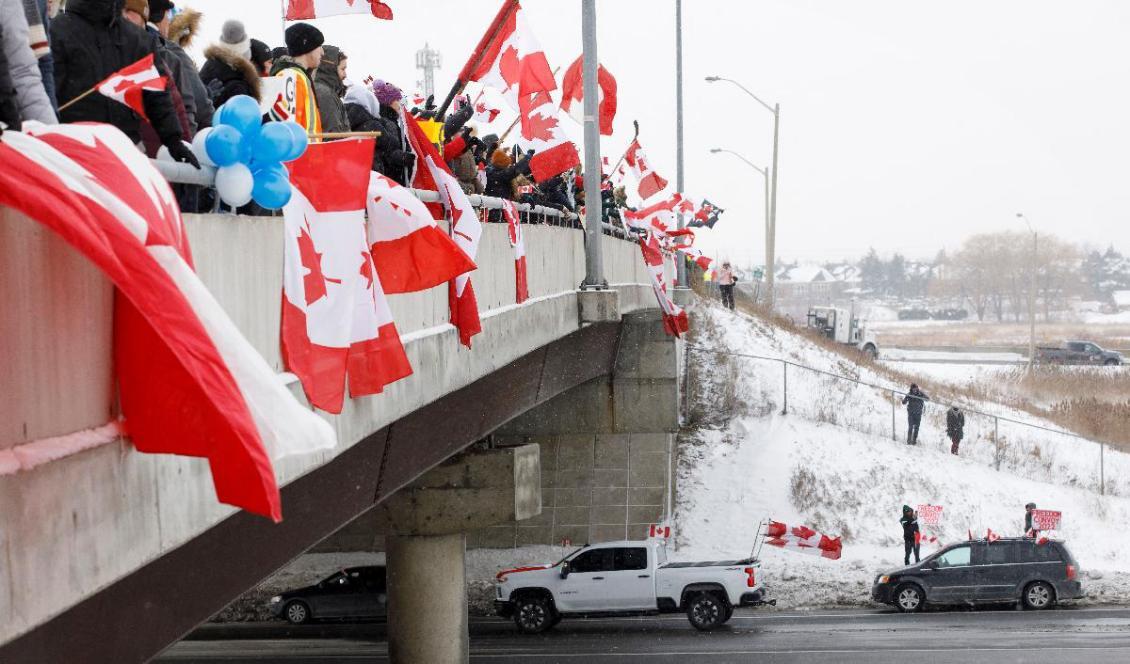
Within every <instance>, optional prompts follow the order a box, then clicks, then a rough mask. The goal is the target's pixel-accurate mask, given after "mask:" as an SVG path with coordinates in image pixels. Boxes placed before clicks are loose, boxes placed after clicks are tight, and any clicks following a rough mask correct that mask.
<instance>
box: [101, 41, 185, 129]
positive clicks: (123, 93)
mask: <svg viewBox="0 0 1130 664" xmlns="http://www.w3.org/2000/svg"><path fill="white" fill-rule="evenodd" d="M167 82H168V81H167V79H166V78H165V77H164V76H162V75H161V74H159V73H158V72H157V66H156V65H155V64H154V63H153V54H152V53H150V54H149V55H147V56H145V57H144V58H142V59H140V60H138V61H137V62H135V63H133V64H132V65H129V66H128V67H123V68H122V69H119V70H118V71H116V72H114V73H113V74H110V75H109V76H107V77H106V78H105V79H103V80H102V82H100V83H99V84H98V85H97V86H95V87H96V88H97V89H98V93H99V94H101V95H103V96H105V97H109V98H110V99H113V100H114V101H116V102H118V103H119V104H125V105H126V106H129V107H130V108H132V109H133V112H134V113H137V114H138V115H140V116H141V117H143V118H145V119H146V120H148V119H149V118H148V116H146V115H145V102H144V101H143V100H142V94H141V93H142V91H144V90H152V91H154V92H162V91H164V90H165V85H166V83H167Z"/></svg>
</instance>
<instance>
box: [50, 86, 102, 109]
mask: <svg viewBox="0 0 1130 664" xmlns="http://www.w3.org/2000/svg"><path fill="white" fill-rule="evenodd" d="M98 85H101V84H95V85H94V86H93V87H92V88H90V89H89V90H87V91H86V92H84V93H82V94H81V95H79V96H77V97H75V98H74V99H72V100H70V101H68V102H67V103H65V104H63V105H62V106H60V107H59V111H60V112H61V111H65V110H67V109H68V108H70V107H71V106H73V105H75V104H77V103H78V102H80V101H82V100H83V99H86V98H87V97H89V96H90V95H92V94H94V93H95V92H96V91H97V90H98Z"/></svg>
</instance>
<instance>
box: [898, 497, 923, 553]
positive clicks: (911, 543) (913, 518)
mask: <svg viewBox="0 0 1130 664" xmlns="http://www.w3.org/2000/svg"><path fill="white" fill-rule="evenodd" d="M899 523H900V524H902V546H903V557H902V564H904V565H909V564H910V553H911V552H912V551H913V552H914V562H915V563H917V562H919V558H918V548H919V541H920V540H919V538H920V534H919V530H918V514H917V513H916V512H915V511H914V510H913V509H911V508H910V505H903V506H902V518H901V519H899Z"/></svg>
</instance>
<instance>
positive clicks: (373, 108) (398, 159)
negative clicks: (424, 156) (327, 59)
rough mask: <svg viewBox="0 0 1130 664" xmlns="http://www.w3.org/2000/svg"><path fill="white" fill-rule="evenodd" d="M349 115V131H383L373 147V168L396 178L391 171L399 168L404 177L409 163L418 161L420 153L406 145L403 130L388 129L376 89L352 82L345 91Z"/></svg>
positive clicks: (347, 115)
mask: <svg viewBox="0 0 1130 664" xmlns="http://www.w3.org/2000/svg"><path fill="white" fill-rule="evenodd" d="M345 115H346V117H347V118H348V119H349V131H379V132H381V135H380V136H378V137H377V147H376V149H375V150H374V151H373V170H374V171H376V172H378V173H380V174H381V175H384V176H385V177H388V178H391V179H394V180H395V179H396V178H393V177H392V176H391V175H389V173H391V172H393V171H394V170H395V171H396V172H397V173H398V174H399V175H400V176H401V177H402V178H403V177H404V175H405V170H404V169H405V167H406V166H411V165H412V164H414V163H415V162H416V155H415V154H413V153H412V152H411V151H408V150H404V149H402V148H403V146H402V145H401V144H400V142H399V130H398V131H397V132H396V133H395V134H394V133H392V132H389V131H387V130H386V126H385V123H384V120H383V119H382V118H381V103H380V102H379V101H377V97H376V95H375V94H373V91H372V89H370V88H368V87H366V86H363V85H354V86H350V88H349V89H348V90H346V91H345ZM394 167H395V169H394ZM398 182H399V181H398Z"/></svg>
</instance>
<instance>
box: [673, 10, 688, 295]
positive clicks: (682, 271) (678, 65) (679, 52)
mask: <svg viewBox="0 0 1130 664" xmlns="http://www.w3.org/2000/svg"><path fill="white" fill-rule="evenodd" d="M675 152H676V155H675V188H676V189H677V190H678V191H679V193H682V192H683V191H685V190H684V188H683V0H675ZM678 219H679V223H678V227H679V228H680V229H681V228H683V222H684V220H683V213H682V212H680V213H679V217H678ZM675 256H676V262H677V266H676V270H677V272H676V277H677V279H678V287H679V288H686V287H687V260H686V258H684V257H683V252H681V251H679V252H676V254H675Z"/></svg>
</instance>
